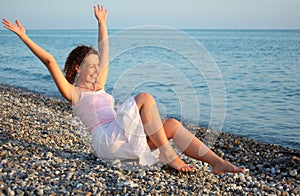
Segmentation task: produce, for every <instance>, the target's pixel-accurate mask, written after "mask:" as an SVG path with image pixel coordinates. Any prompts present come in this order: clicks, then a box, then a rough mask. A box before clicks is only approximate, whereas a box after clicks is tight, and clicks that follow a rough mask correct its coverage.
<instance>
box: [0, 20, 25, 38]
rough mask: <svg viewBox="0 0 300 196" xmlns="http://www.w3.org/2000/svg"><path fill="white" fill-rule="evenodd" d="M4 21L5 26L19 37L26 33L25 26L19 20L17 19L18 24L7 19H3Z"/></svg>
mask: <svg viewBox="0 0 300 196" xmlns="http://www.w3.org/2000/svg"><path fill="white" fill-rule="evenodd" d="M2 23H3V24H4V28H6V29H8V30H10V31H12V32H14V33H15V34H17V35H18V36H19V37H21V36H22V35H25V34H26V30H25V28H24V27H23V26H22V24H21V23H20V22H19V21H18V20H16V25H15V24H14V23H12V22H10V21H9V20H7V19H3V21H2Z"/></svg>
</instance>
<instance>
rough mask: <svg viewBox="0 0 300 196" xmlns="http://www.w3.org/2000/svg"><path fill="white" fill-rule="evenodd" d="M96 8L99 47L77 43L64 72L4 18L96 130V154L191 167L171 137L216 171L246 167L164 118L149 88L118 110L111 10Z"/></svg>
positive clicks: (86, 122) (91, 127) (17, 23)
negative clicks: (108, 88)
mask: <svg viewBox="0 0 300 196" xmlns="http://www.w3.org/2000/svg"><path fill="white" fill-rule="evenodd" d="M94 14H95V17H96V19H97V22H98V51H99V53H98V52H97V51H96V50H95V49H93V48H91V47H87V46H78V47H76V48H75V49H74V50H73V51H72V52H71V53H70V54H69V56H68V58H67V60H66V63H65V67H64V71H65V73H66V76H64V74H63V72H62V71H61V70H60V68H59V66H58V65H57V63H56V61H55V59H54V57H53V56H52V55H51V54H49V53H48V52H46V51H45V50H44V49H43V48H41V47H40V46H38V45H37V44H36V43H35V42H33V41H32V40H31V39H30V38H29V37H28V36H27V35H26V31H25V29H24V27H23V26H22V25H21V23H20V22H19V21H16V24H13V23H12V22H10V21H8V20H6V19H3V24H4V27H5V28H7V29H9V30H10V31H12V32H14V33H15V34H16V35H18V36H19V38H20V39H21V40H22V41H23V42H24V43H25V44H26V45H27V47H28V48H29V49H30V50H31V51H32V52H33V53H34V54H35V55H36V56H37V57H38V58H39V59H40V60H41V61H42V62H43V63H44V64H45V66H46V67H47V69H48V70H49V72H50V74H51V76H52V78H53V79H54V82H55V84H56V86H57V88H58V89H59V91H60V93H61V95H62V96H63V97H64V98H65V99H66V100H68V101H69V102H70V103H71V104H72V106H73V109H74V110H75V112H76V113H77V115H78V116H79V117H80V119H81V120H82V122H83V123H84V124H85V126H86V127H87V129H88V130H89V131H90V133H91V134H92V136H93V145H94V148H95V151H96V153H97V155H98V156H99V157H100V158H105V159H139V162H140V164H142V165H151V164H154V163H155V162H157V161H158V160H159V161H161V162H163V163H165V164H168V165H169V166H171V167H172V168H174V169H176V170H178V171H182V172H188V171H192V170H193V167H192V166H189V165H187V164H186V163H184V161H183V160H182V159H180V158H179V156H178V155H177V154H176V152H175V151H174V149H173V148H172V147H171V145H170V143H169V141H168V140H169V139H173V141H174V143H175V145H176V146H177V148H178V149H179V150H181V151H182V152H183V153H185V154H186V155H187V156H189V157H191V158H194V159H197V160H200V161H204V162H207V163H209V164H210V165H211V166H212V171H213V173H215V174H221V173H227V172H233V173H237V172H245V168H240V167H236V166H234V165H233V164H231V163H229V162H227V161H225V160H223V159H221V158H220V157H219V156H217V155H216V154H215V153H214V152H212V151H211V150H210V149H209V148H208V147H207V146H206V145H205V144H203V143H202V142H201V141H200V140H199V139H197V138H196V137H195V136H194V135H193V134H191V133H190V132H189V131H188V130H186V129H185V128H184V127H183V126H182V125H181V123H180V122H178V121H177V120H175V119H172V118H170V119H166V120H165V121H163V122H162V121H161V118H160V115H159V112H158V109H157V107H156V103H155V100H154V99H153V97H152V96H151V95H150V94H148V93H140V94H138V95H136V96H135V97H131V98H129V99H128V100H126V101H125V102H124V103H123V104H122V105H121V106H120V107H119V108H118V110H117V111H115V110H114V99H113V97H112V96H111V95H109V94H108V93H106V92H105V91H104V87H105V83H106V80H107V75H108V65H109V42H108V33H107V27H106V19H107V10H105V9H104V7H103V6H100V5H97V7H96V6H95V7H94ZM155 149H159V155H158V157H157V156H155V155H154V154H153V153H152V151H153V150H155Z"/></svg>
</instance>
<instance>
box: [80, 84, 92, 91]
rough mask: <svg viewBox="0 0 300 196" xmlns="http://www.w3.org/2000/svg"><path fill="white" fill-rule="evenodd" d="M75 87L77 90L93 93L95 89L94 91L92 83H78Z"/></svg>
mask: <svg viewBox="0 0 300 196" xmlns="http://www.w3.org/2000/svg"><path fill="white" fill-rule="evenodd" d="M76 86H77V87H79V88H83V89H87V90H90V91H95V89H96V87H95V84H94V83H84V84H80V83H78V84H76Z"/></svg>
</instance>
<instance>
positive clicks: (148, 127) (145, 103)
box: [135, 93, 193, 171]
mask: <svg viewBox="0 0 300 196" xmlns="http://www.w3.org/2000/svg"><path fill="white" fill-rule="evenodd" d="M135 101H136V104H137V107H138V109H139V112H140V116H141V119H142V122H143V125H144V128H145V133H146V134H147V136H148V137H149V138H150V140H151V142H152V143H153V144H154V146H156V147H158V148H159V149H160V158H161V159H162V160H163V162H165V163H167V164H168V165H169V166H171V167H173V168H174V169H177V170H179V171H191V170H193V168H192V167H190V166H188V165H186V164H185V163H184V162H183V161H182V160H181V159H180V158H179V157H178V156H177V154H176V153H175V151H174V149H173V148H172V147H171V145H170V144H169V141H168V138H167V136H166V133H165V130H164V127H163V126H162V123H161V120H160V115H159V113H158V110H157V108H156V104H155V100H154V99H153V97H152V96H151V95H150V94H148V93H140V94H138V95H137V96H136V97H135ZM159 121H160V122H159ZM160 124H161V125H160Z"/></svg>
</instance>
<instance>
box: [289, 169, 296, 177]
mask: <svg viewBox="0 0 300 196" xmlns="http://www.w3.org/2000/svg"><path fill="white" fill-rule="evenodd" d="M289 174H290V175H291V176H293V177H295V176H297V170H295V169H293V170H290V171H289Z"/></svg>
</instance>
